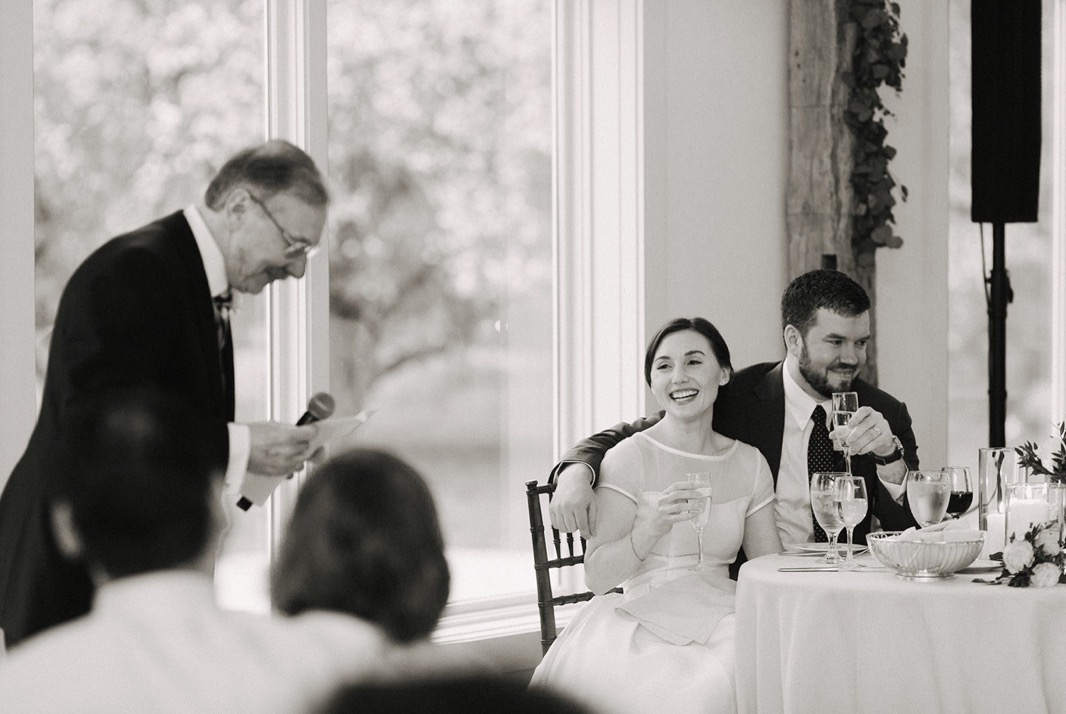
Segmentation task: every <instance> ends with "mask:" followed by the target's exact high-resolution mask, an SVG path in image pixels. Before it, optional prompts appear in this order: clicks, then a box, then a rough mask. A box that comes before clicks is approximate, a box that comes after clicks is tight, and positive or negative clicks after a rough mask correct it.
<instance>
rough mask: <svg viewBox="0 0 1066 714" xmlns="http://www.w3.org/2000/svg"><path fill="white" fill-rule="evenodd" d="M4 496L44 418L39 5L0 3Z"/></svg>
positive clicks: (22, 0) (28, 0) (0, 473)
mask: <svg viewBox="0 0 1066 714" xmlns="http://www.w3.org/2000/svg"><path fill="white" fill-rule="evenodd" d="M0 107H3V111H0V216H3V220H2V221H0V251H2V256H3V257H2V258H0V395H2V396H0V413H2V415H3V416H2V421H0V488H3V485H4V483H5V482H6V481H7V477H8V474H10V473H11V469H12V468H13V467H14V465H15V461H17V460H18V457H19V456H20V455H21V454H22V450H23V449H24V448H25V447H26V442H27V440H28V439H29V435H30V431H31V429H32V428H33V422H34V418H35V415H36V413H37V398H36V380H35V378H34V374H35V367H34V355H33V346H34V300H33V168H32V167H33V2H32V0H4V1H3V2H0Z"/></svg>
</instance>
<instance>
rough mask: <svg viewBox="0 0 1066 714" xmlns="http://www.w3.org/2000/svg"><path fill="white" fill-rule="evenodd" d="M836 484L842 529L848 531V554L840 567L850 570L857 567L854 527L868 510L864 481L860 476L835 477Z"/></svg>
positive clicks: (864, 516) (860, 521)
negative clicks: (853, 537)
mask: <svg viewBox="0 0 1066 714" xmlns="http://www.w3.org/2000/svg"><path fill="white" fill-rule="evenodd" d="M836 484H837V496H838V498H839V503H840V518H841V520H842V521H844V527H845V528H847V531H848V552H847V555H846V556H845V558H844V562H843V563H842V564H841V566H840V567H841V568H844V569H848V570H851V569H854V568H856V567H858V565H857V564H856V563H855V553H854V544H853V541H852V535H853V533H854V531H855V526H857V525H859V524H860V523H862V519H864V518H866V511H867V508H868V506H867V504H868V499H867V496H866V479H864V478H863V477H862V476H837V479H836Z"/></svg>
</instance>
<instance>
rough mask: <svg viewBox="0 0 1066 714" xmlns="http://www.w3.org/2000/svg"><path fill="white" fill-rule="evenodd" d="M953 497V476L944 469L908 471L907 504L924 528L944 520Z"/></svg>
mask: <svg viewBox="0 0 1066 714" xmlns="http://www.w3.org/2000/svg"><path fill="white" fill-rule="evenodd" d="M950 498H951V477H950V476H949V475H948V474H946V473H944V472H943V471H908V472H907V504H908V505H909V506H910V509H911V515H912V516H914V520H916V521H918V525H920V526H921V527H922V528H926V527H928V526H932V525H936V524H937V523H940V522H941V521H942V520H944V515H945V514H946V513H947V511H948V500H949V499H950Z"/></svg>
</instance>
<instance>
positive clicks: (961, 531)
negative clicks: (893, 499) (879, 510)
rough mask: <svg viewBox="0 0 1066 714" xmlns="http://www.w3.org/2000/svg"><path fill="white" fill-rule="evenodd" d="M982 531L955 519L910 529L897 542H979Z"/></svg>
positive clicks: (901, 534) (900, 535)
mask: <svg viewBox="0 0 1066 714" xmlns="http://www.w3.org/2000/svg"><path fill="white" fill-rule="evenodd" d="M981 537H983V536H982V531H978V530H974V529H972V528H970V527H969V526H968V524H966V523H962V522H960V521H957V520H955V519H954V518H953V519H951V520H948V521H942V522H941V523H935V524H933V525H931V526H926V527H925V528H922V529H918V528H913V527H912V528H908V529H907V530H905V531H903V532H902V533H900V534H899V538H898V539H897V540H922V541H936V542H938V543H952V542H955V541H961V540H977V539H978V538H981Z"/></svg>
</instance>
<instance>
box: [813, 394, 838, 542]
mask: <svg viewBox="0 0 1066 714" xmlns="http://www.w3.org/2000/svg"><path fill="white" fill-rule="evenodd" d="M825 418H826V417H825V409H824V408H823V407H822V405H821V404H819V405H818V406H816V407H815V408H814V411H813V412H811V419H813V420H814V428H813V429H811V438H810V441H808V442H807V484H808V486H809V485H810V482H811V476H812V475H813V474H815V473H817V472H819V471H832V470H833V442H831V441H830V440H829V428H828V427H827V426H826V424H825ZM811 521H812V522H813V524H814V542H815V543H828V542H829V538H827V537H826V535H825V531H824V530H822V527H821V526H820V525H818V519H816V518H815V517H814V511H813V510H812V511H811Z"/></svg>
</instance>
